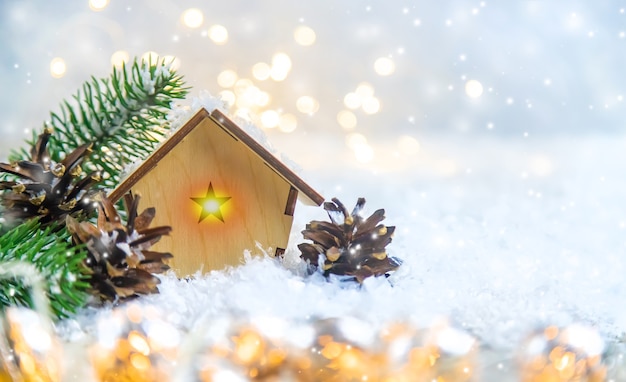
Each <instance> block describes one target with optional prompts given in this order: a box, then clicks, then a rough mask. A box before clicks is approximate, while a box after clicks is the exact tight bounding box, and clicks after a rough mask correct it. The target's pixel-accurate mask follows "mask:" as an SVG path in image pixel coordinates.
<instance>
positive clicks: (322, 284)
mask: <svg viewBox="0 0 626 382" xmlns="http://www.w3.org/2000/svg"><path fill="white" fill-rule="evenodd" d="M320 140H323V138H320ZM311 144H315V142H314V141H312V142H311ZM422 145H423V147H424V150H423V152H422V154H420V156H418V157H417V158H416V159H415V161H416V163H415V164H414V166H412V169H411V170H403V171H402V172H401V173H397V172H394V171H387V172H382V171H378V172H376V174H374V173H373V171H372V170H371V169H369V168H367V167H362V166H354V167H349V166H346V167H345V168H344V169H342V170H341V171H337V172H335V173H333V172H328V171H318V172H315V171H309V172H308V173H307V175H308V176H310V177H312V178H313V180H314V181H315V182H316V183H318V184H324V185H326V187H327V188H332V187H333V186H335V185H338V184H340V185H341V187H335V188H334V189H335V190H339V191H338V192H336V193H335V194H328V193H327V195H326V196H327V198H330V197H332V196H337V197H339V199H340V200H342V201H343V202H344V204H346V206H348V208H351V206H352V205H354V203H355V202H356V199H357V197H358V196H363V197H365V198H366V199H367V203H366V205H365V214H366V215H367V214H368V213H371V212H373V211H374V210H375V209H378V208H385V209H386V216H387V218H386V220H385V221H384V223H386V224H387V225H395V226H396V227H397V230H396V232H397V234H396V236H395V237H394V241H393V242H392V243H391V244H390V245H389V246H388V251H389V253H390V255H392V256H395V257H399V258H401V259H402V260H403V261H404V264H403V265H402V266H401V267H400V269H399V270H398V271H397V272H396V273H394V274H393V275H392V276H391V277H390V278H388V279H385V278H370V279H367V280H366V281H365V283H364V284H363V286H362V287H361V288H359V287H358V286H357V285H353V284H349V283H348V284H346V283H345V282H341V281H340V280H338V279H331V280H330V281H327V280H326V279H324V278H323V277H322V276H321V275H320V274H314V275H312V276H307V275H306V272H305V265H304V264H303V263H302V262H301V261H300V260H299V258H298V255H299V252H298V250H297V248H296V245H297V244H298V243H300V242H302V241H303V239H302V236H301V235H300V233H299V232H300V231H301V230H302V229H304V225H305V224H306V223H307V222H308V221H310V220H312V219H326V220H327V217H325V212H324V211H323V210H322V208H321V207H319V208H314V207H306V206H302V205H299V206H298V208H297V210H296V216H295V222H294V226H293V230H292V235H291V241H290V245H289V247H288V249H287V252H286V255H285V259H284V260H283V261H278V260H276V259H273V258H269V257H267V256H264V255H263V253H262V251H261V250H260V249H258V248H251V254H252V255H255V256H252V255H251V254H248V255H246V257H245V258H246V260H245V262H243V263H242V265H241V266H239V267H234V268H229V269H226V270H222V271H212V272H210V273H208V274H206V275H202V274H200V273H198V274H196V275H195V276H194V277H193V278H192V279H190V280H187V279H181V280H179V279H177V278H176V277H174V276H173V275H171V274H169V275H165V276H162V277H161V280H162V283H161V285H160V287H159V290H160V294H158V295H151V296H146V297H144V298H142V299H140V300H138V303H140V304H143V305H149V306H155V307H158V308H159V309H160V310H161V311H162V312H163V319H164V320H165V322H167V323H169V324H171V325H173V326H175V327H176V328H178V329H180V330H182V331H183V333H187V332H189V331H192V330H194V328H195V327H196V326H197V325H198V324H199V323H201V322H205V321H207V320H212V319H213V320H215V319H223V318H224V317H237V318H238V319H244V320H245V319H250V320H253V321H254V320H256V319H258V318H259V317H275V318H277V319H283V320H285V321H286V322H298V321H301V320H315V319H325V318H339V317H358V318H359V319H361V320H364V321H365V322H366V323H367V325H370V327H371V329H372V330H374V331H376V330H381V329H382V328H384V327H385V326H386V325H387V324H389V323H390V322H396V321H409V322H411V323H413V324H414V325H415V326H417V327H429V326H430V325H432V323H433V322H436V321H437V320H439V319H441V318H442V317H443V318H448V319H449V320H450V321H451V322H452V324H453V328H454V330H461V331H463V332H465V333H468V334H469V335H470V336H471V338H475V339H477V340H478V341H479V343H480V344H482V346H484V347H486V350H485V351H486V352H487V353H486V354H488V355H487V356H486V357H489V359H498V360H499V361H500V362H504V363H505V364H506V365H508V366H507V367H508V368H511V367H512V366H511V364H514V359H515V358H514V355H515V354H516V351H517V349H518V348H519V347H520V345H521V344H522V343H523V341H524V340H525V339H526V338H527V336H529V335H530V334H531V333H533V332H534V330H535V329H537V328H542V327H546V326H548V325H556V326H559V327H566V326H572V325H573V327H574V328H576V327H577V326H576V325H583V326H584V327H589V328H592V331H593V332H596V333H600V334H601V336H602V338H603V339H604V341H606V343H607V344H608V346H609V347H610V346H614V345H616V344H618V343H619V341H618V338H620V336H621V335H622V334H623V333H624V332H625V330H626V311H624V309H622V308H621V306H622V304H623V301H624V300H625V299H626V292H625V291H624V289H623V288H622V287H621V286H622V285H623V277H624V276H623V275H624V260H623V256H622V254H623V252H624V248H625V247H626V236H625V235H624V230H625V229H626V224H625V222H626V204H624V203H623V198H624V196H623V195H624V194H625V191H626V182H624V180H623V178H622V175H621V174H623V173H625V172H626V168H624V167H626V164H625V163H626V161H624V160H623V159H624V148H626V135H611V136H605V137H602V136H600V137H568V139H561V138H554V139H540V140H539V139H537V140H532V138H528V139H524V140H520V141H517V142H514V143H513V142H511V141H508V140H502V139H499V138H486V139H468V140H463V141H458V142H455V141H451V140H448V139H442V138H441V137H438V136H432V137H427V138H425V139H423V140H422ZM428 152H432V153H437V155H438V156H439V157H440V158H439V159H440V160H444V159H445V160H447V161H450V162H454V163H457V165H458V169H457V170H455V171H452V172H450V171H449V170H448V169H446V168H443V169H439V170H434V169H433V168H431V166H430V163H431V162H430V161H427V160H426V158H425V157H426V156H428V155H431V154H428ZM533 158H535V159H536V158H541V160H539V161H538V163H540V164H541V165H537V164H533V163H535V160H533ZM431 159H432V158H431ZM548 163H549V164H550V165H549V166H548V165H547V164H548ZM466 168H471V169H472V171H471V172H468V171H466ZM347 174H349V176H347ZM173 235H174V237H175V235H176V233H175V232H174V233H173ZM174 255H175V256H176V254H174ZM94 314H95V315H96V316H100V317H102V316H108V315H110V314H111V311H110V310H108V309H104V310H101V311H98V312H95V313H94V312H93V311H88V313H87V314H86V316H85V317H87V318H80V317H79V318H78V319H77V321H78V322H81V324H80V325H79V326H80V327H81V328H82V329H81V330H83V331H85V332H87V333H88V332H91V331H93V328H91V329H90V327H92V326H93V325H94V322H97V320H94V318H93V315H94ZM75 330H76V328H74V331H75ZM582 333H585V332H582ZM594 341H595V342H593V341H591V342H589V343H588V346H591V347H594V346H595V348H597V347H598V346H599V345H598V342H597V340H594ZM462 344H463V341H461V342H458V343H457V344H456V345H457V346H461V345H462ZM451 346H452V345H451ZM483 367H487V366H485V365H483Z"/></svg>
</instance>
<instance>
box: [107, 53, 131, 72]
mask: <svg viewBox="0 0 626 382" xmlns="http://www.w3.org/2000/svg"><path fill="white" fill-rule="evenodd" d="M129 59H130V55H129V54H128V52H127V51H125V50H118V51H117V52H114V53H113V54H112V55H111V65H113V66H116V67H118V68H121V67H122V65H124V63H126V62H128V60H129Z"/></svg>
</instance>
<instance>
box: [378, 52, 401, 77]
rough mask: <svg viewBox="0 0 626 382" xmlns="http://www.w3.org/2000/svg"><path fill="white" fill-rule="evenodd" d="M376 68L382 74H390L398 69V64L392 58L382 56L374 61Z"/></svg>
mask: <svg viewBox="0 0 626 382" xmlns="http://www.w3.org/2000/svg"><path fill="white" fill-rule="evenodd" d="M374 70H375V71H376V73H377V74H379V75H381V76H388V75H391V74H393V72H394V71H395V70H396V64H394V62H393V61H392V60H391V59H390V58H387V57H381V58H379V59H378V60H376V61H375V62H374Z"/></svg>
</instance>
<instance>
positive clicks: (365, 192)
mask: <svg viewBox="0 0 626 382" xmlns="http://www.w3.org/2000/svg"><path fill="white" fill-rule="evenodd" d="M0 8H2V10H3V12H0V18H1V19H2V25H6V28H7V31H8V32H10V33H13V35H15V36H22V37H20V38H8V39H7V40H6V47H5V48H6V49H5V50H4V57H5V58H6V59H5V60H3V61H2V62H0V71H2V73H4V74H5V76H3V78H5V80H6V84H5V87H7V88H9V89H11V92H5V94H0V110H2V115H3V116H4V123H3V124H2V126H0V129H1V130H2V132H3V134H4V135H3V138H6V139H4V140H3V142H2V145H3V146H2V147H3V149H4V151H3V152H4V153H5V156H6V154H8V152H9V149H10V148H13V147H16V146H18V144H19V143H20V142H21V141H22V140H23V138H24V137H27V136H29V135H30V133H31V131H30V129H32V128H33V127H36V126H40V122H41V121H42V120H44V119H45V118H46V117H47V115H48V114H47V113H48V110H54V109H55V108H56V107H57V105H58V103H59V102H60V100H61V98H62V97H67V96H68V95H70V94H73V92H74V91H75V90H76V89H77V88H78V87H79V86H80V83H81V82H82V81H84V80H86V79H88V78H89V76H90V75H92V74H95V75H96V77H101V76H107V75H108V73H109V72H110V69H111V68H110V62H111V60H110V59H111V55H112V53H114V52H113V50H114V49H118V48H114V47H113V45H112V44H111V38H114V40H116V41H122V42H124V41H127V40H128V41H127V42H129V43H130V44H121V45H120V44H115V46H117V45H119V46H120V47H121V46H128V47H132V51H130V49H131V48H127V49H129V51H128V52H123V53H128V54H129V55H130V56H131V57H132V56H134V55H139V56H140V55H141V54H142V53H143V52H145V51H148V50H156V51H158V52H160V53H162V54H172V55H175V56H176V57H177V59H178V60H179V64H180V68H179V69H178V71H179V72H180V73H181V74H183V75H184V76H185V79H186V80H187V81H188V84H189V85H190V86H193V89H192V93H191V94H190V98H189V100H187V101H186V102H184V103H181V105H179V106H180V107H178V108H176V109H175V110H174V113H173V114H172V119H171V121H172V123H173V125H174V126H180V124H181V123H184V121H185V120H186V119H187V118H189V117H190V116H191V115H193V113H194V112H195V111H196V110H198V108H199V107H206V108H207V110H212V109H214V108H220V110H223V111H225V112H227V115H228V114H229V115H245V113H243V112H241V113H237V110H235V109H237V108H238V107H239V106H237V102H236V101H237V100H242V101H249V100H247V99H245V98H246V97H245V96H246V92H245V89H239V90H241V92H239V93H238V86H236V81H235V82H234V83H233V84H230V85H225V86H222V85H220V84H219V83H218V82H217V79H218V77H219V76H220V74H221V73H223V72H225V71H232V72H233V73H235V74H236V77H237V79H247V80H249V81H250V82H251V83H252V85H253V86H254V87H255V88H256V89H257V90H258V91H259V92H264V93H267V94H268V95H269V96H270V97H271V99H270V100H269V101H268V104H267V105H264V106H259V105H257V104H253V105H251V106H250V105H244V106H246V107H247V108H248V110H247V111H248V114H249V115H250V116H251V117H252V120H254V121H255V122H258V121H259V116H260V114H261V113H262V112H263V111H266V110H272V111H275V112H276V113H279V114H280V113H290V114H292V115H294V116H296V117H297V121H298V125H297V128H296V130H295V131H293V132H291V133H284V132H282V131H278V129H276V128H274V129H265V130H263V131H262V132H264V133H267V134H268V136H269V139H267V141H269V140H271V141H272V143H273V144H274V146H273V147H274V148H275V150H274V149H271V147H270V146H267V147H269V148H270V149H271V150H270V151H272V152H273V153H278V152H282V153H284V154H286V155H288V156H289V157H291V158H293V161H294V162H295V163H298V164H299V166H300V167H301V169H302V175H303V178H304V179H306V180H307V182H308V183H309V184H312V185H314V186H315V188H316V189H317V190H318V191H320V192H321V193H322V194H323V195H325V196H326V197H327V198H330V197H333V196H337V197H339V198H340V199H341V200H342V201H343V202H344V203H345V204H346V205H348V206H350V205H352V204H353V203H354V202H356V199H357V197H359V196H363V197H365V198H366V199H367V200H368V202H367V204H366V208H367V209H368V211H366V213H367V212H371V211H373V210H375V209H377V208H385V209H386V212H387V219H386V223H387V224H388V225H395V226H397V231H396V236H395V238H394V242H393V243H391V244H390V246H389V251H390V254H391V255H393V256H396V257H399V258H401V259H403V260H404V264H403V266H402V267H401V268H400V269H399V270H398V271H397V272H396V273H395V274H394V275H393V276H392V277H390V278H389V279H388V280H383V279H376V280H368V281H367V282H366V283H365V285H364V287H363V288H362V289H357V288H355V287H350V286H346V285H345V284H342V283H340V282H337V281H331V282H326V281H325V280H323V279H321V278H320V277H319V276H318V275H316V276H313V277H304V270H303V268H302V265H301V263H299V259H298V254H297V250H296V244H297V243H298V242H300V241H301V240H302V236H301V234H300V232H299V231H300V230H301V229H303V227H304V224H306V223H307V222H308V221H310V220H312V219H325V218H326V217H325V213H324V211H322V210H321V208H312V207H306V206H302V205H299V206H298V207H297V209H296V216H295V222H294V226H293V232H292V234H291V241H290V245H289V248H288V250H287V253H286V258H285V260H284V262H283V264H280V263H277V262H276V261H274V260H271V259H263V258H261V259H259V258H252V259H250V260H249V261H247V262H246V263H245V264H242V265H241V266H240V267H237V268H234V269H229V270H225V271H220V272H212V273H210V274H208V275H205V276H198V277H197V278H195V279H193V280H190V281H182V280H176V279H175V278H173V277H172V276H164V277H163V279H162V281H163V282H162V284H161V286H160V289H161V294H160V295H155V296H149V297H146V298H143V299H140V300H139V301H137V302H138V303H140V304H144V305H150V306H156V307H159V308H163V312H164V313H163V315H164V316H165V320H166V322H168V323H171V324H173V325H175V326H176V327H177V328H180V329H181V330H185V331H187V330H192V329H193V328H195V327H196V325H197V324H199V323H200V321H202V320H204V319H211V318H219V317H222V318H223V317H226V316H227V315H228V316H229V317H230V315H237V316H242V317H245V316H249V317H258V315H263V316H267V315H276V316H278V317H280V318H283V319H286V320H296V319H297V318H303V319H306V318H307V317H311V318H314V317H321V318H323V317H340V316H342V317H343V316H346V317H349V316H357V317H359V318H362V319H364V320H366V321H367V323H368V324H369V325H372V326H373V327H377V326H381V325H384V323H385V322H387V321H389V320H394V319H409V320H411V321H412V322H413V323H415V325H425V326H428V325H430V324H431V323H432V322H433V320H436V319H438V318H439V317H447V318H449V320H450V321H451V322H452V324H453V326H454V328H456V329H458V330H460V331H463V332H465V333H468V334H469V335H471V336H472V337H473V338H476V339H477V340H478V341H479V342H480V343H481V346H482V349H481V351H482V352H483V353H482V354H483V355H482V356H481V362H482V365H483V366H484V367H487V368H489V367H490V368H491V371H492V372H493V373H495V375H498V376H499V377H500V378H492V379H485V380H498V381H504V380H517V379H516V378H515V377H514V375H515V368H514V364H515V362H514V361H515V354H516V352H517V349H518V348H519V346H520V344H521V343H522V342H523V341H524V340H525V339H526V338H527V336H529V335H531V334H532V333H535V332H536V330H537V329H538V328H539V329H540V328H542V327H545V326H546V325H557V326H571V325H574V327H577V325H584V326H585V327H591V328H592V329H593V330H594V331H597V332H598V333H600V334H601V336H602V339H603V341H604V344H605V346H606V349H608V350H607V351H608V352H609V353H610V352H611V351H613V350H611V349H613V348H614V347H616V346H617V347H618V348H619V347H620V346H621V343H622V341H623V339H622V337H623V335H624V332H625V331H626V309H624V307H623V306H624V305H623V302H624V300H625V297H626V296H625V294H626V292H625V291H624V288H623V284H624V282H623V280H624V274H626V272H625V271H626V269H625V268H626V260H625V259H624V253H625V252H626V251H625V250H626V239H625V238H626V235H625V233H626V232H625V230H626V203H624V195H626V182H625V181H624V174H626V171H625V170H626V169H625V168H624V167H625V166H626V160H625V159H626V158H625V156H626V154H625V152H626V150H625V149H626V135H625V132H624V120H626V116H625V113H624V94H626V93H625V92H626V90H625V89H626V76H624V75H623V60H620V59H616V58H619V54H620V52H622V51H623V43H624V39H623V37H624V36H623V35H624V32H623V30H622V29H623V23H624V17H625V16H624V14H625V12H624V9H623V7H620V6H616V5H615V4H610V3H607V4H603V5H598V4H597V3H594V2H584V1H575V2H537V1H531V2H486V1H481V2H476V1H469V0H450V1H447V2H442V3H439V2H437V3H435V2H416V3H415V4H410V5H405V4H392V3H384V4H383V3H382V2H381V3H371V4H364V3H362V2H360V1H358V0H348V1H345V2H341V3H339V2H336V1H333V0H320V1H318V2H315V3H311V4H300V5H297V6H294V5H293V4H291V2H288V1H285V0H279V1H276V2H274V3H272V4H271V5H270V4H268V5H266V6H263V7H256V8H250V6H249V4H248V3H246V2H243V1H240V0H239V1H238V0H233V1H229V2H214V3H212V4H210V5H206V4H205V5H202V6H201V5H198V9H199V10H200V11H201V12H203V13H204V15H205V16H207V17H206V20H207V21H206V22H205V24H203V25H202V26H201V28H199V29H197V30H195V29H191V28H189V27H187V26H185V25H183V24H182V23H181V15H182V14H183V12H184V11H185V6H182V5H180V6H179V5H176V6H172V7H169V6H168V8H167V9H166V10H165V11H164V10H163V8H162V7H160V6H153V4H152V2H150V1H138V2H137V3H136V4H133V5H132V7H129V6H126V5H124V4H122V5H120V4H115V2H111V3H110V4H109V5H108V7H107V8H106V9H105V10H104V11H103V12H91V11H89V10H87V9H86V8H85V9H81V8H77V7H75V6H74V5H69V3H68V4H57V3H53V2H50V3H49V4H48V3H46V5H42V4H39V5H38V6H34V2H32V1H25V2H19V3H17V2H15V3H13V2H6V4H5V3H2V4H0ZM138 15H141V17H137V16H138ZM209 15H210V19H211V21H210V23H211V24H213V23H216V24H217V23H219V24H220V25H223V26H224V27H225V28H227V30H228V41H226V42H225V43H224V44H223V45H217V44H215V43H213V42H212V41H210V39H209V38H207V37H208V34H207V33H206V30H207V29H208V28H209V27H210V25H209V21H208V20H209V17H208V16H209ZM85 21H89V22H85ZM32 25H37V26H39V27H38V28H30V27H29V26H32ZM107 25H108V26H111V27H114V28H113V29H111V30H108V29H107V31H108V33H103V32H107V31H105V29H104V27H105V26H107ZM154 25H159V27H158V28H154ZM299 26H305V27H308V28H311V29H312V30H313V31H314V32H315V36H316V40H315V42H314V43H313V44H312V45H310V46H302V45H299V44H296V43H297V41H295V42H294V39H293V32H294V31H295V30H296V28H297V27H299ZM200 29H202V31H200ZM52 30H54V31H60V32H59V34H58V35H56V36H51V35H50V33H49V31H52ZM16 32H20V33H16ZM25 41H28V43H24V42H25ZM54 44H56V48H55V49H52V50H51V52H52V51H54V55H58V56H60V57H63V58H64V59H65V60H66V61H67V62H68V69H67V73H66V74H65V77H64V78H60V79H59V78H52V77H51V76H50V75H49V73H48V67H47V65H41V62H42V57H41V49H39V47H41V46H48V45H50V46H52V45H54ZM599 52H600V53H599ZM277 53H282V54H286V55H287V56H289V57H290V60H291V64H292V67H291V68H290V70H289V71H288V72H286V75H287V76H286V77H285V78H284V79H283V80H282V81H275V80H273V79H271V78H266V79H260V78H256V77H254V73H253V72H252V70H253V68H254V67H255V65H256V64H259V63H260V64H263V63H265V64H267V63H268V62H269V61H270V60H271V57H272V56H273V55H275V54H277ZM381 57H384V58H386V59H389V60H390V61H391V62H392V63H393V64H394V68H395V71H394V72H393V73H391V74H389V75H384V76H383V75H380V73H377V72H376V68H375V63H376V61H377V60H379V59H380V58H381ZM44 59H45V57H44ZM49 59H52V57H49ZM44 61H45V60H44ZM69 64H71V65H69ZM474 81H475V82H474ZM244 82H245V81H244ZM363 83H367V84H369V85H370V86H371V94H375V97H376V99H377V100H378V101H379V102H380V110H379V111H378V112H377V113H374V114H368V113H366V112H365V110H362V109H359V108H351V107H350V105H347V104H346V103H345V101H344V100H345V97H346V96H347V95H348V94H349V93H356V90H355V89H357V88H358V87H359V85H360V84H363ZM479 85H480V86H479ZM468 86H469V91H468V89H467V87H468ZM201 89H209V90H210V92H211V94H215V95H217V94H220V93H221V92H225V91H230V92H231V93H232V94H234V95H235V96H236V98H237V99H234V98H233V99H230V100H229V103H228V104H229V105H230V104H231V103H230V101H233V102H232V105H235V106H229V107H226V106H224V103H223V102H222V101H221V100H220V99H219V98H217V97H214V96H212V95H211V94H209V93H208V92H202V91H200V90H201ZM253 89H254V88H253ZM481 89H482V92H481V91H480V90H481ZM371 94H370V95H371ZM302 96H310V97H312V98H314V99H316V100H318V101H319V110H318V111H316V112H313V113H304V112H301V111H300V110H298V109H297V105H296V102H295V101H296V100H297V99H299V97H302ZM224 99H226V97H224ZM244 103H245V102H241V104H244ZM33 105H36V107H33ZM242 109H245V108H242ZM347 109H350V110H347ZM368 110H369V109H368ZM343 111H349V112H350V113H353V116H354V117H355V118H354V120H356V126H353V127H351V128H347V127H342V125H341V124H340V123H339V122H338V121H337V115H338V114H339V113H341V112H343ZM237 122H238V123H239V124H240V125H241V126H243V127H245V128H246V129H247V131H249V132H250V134H251V135H252V136H253V137H255V139H257V140H259V141H260V142H266V138H265V137H263V136H262V135H261V134H258V132H259V130H258V129H256V130H255V129H253V128H252V127H250V128H248V126H247V124H246V123H243V122H242V120H237ZM350 122H354V121H353V120H350ZM348 126H350V124H348ZM406 137H408V138H410V139H408V140H407V139H404V142H405V143H407V142H408V143H407V144H405V145H404V146H403V145H402V144H400V142H402V141H401V139H403V138H406ZM355 142H356V143H358V145H357V144H354V143H355ZM265 144H267V143H265ZM407 147H408V149H407ZM276 155H277V156H278V155H279V154H276ZM279 157H281V158H282V156H279ZM284 161H285V162H290V163H291V161H290V160H284ZM173 235H174V236H175V235H176V233H175V232H174V233H173ZM251 250H252V252H253V253H258V252H260V251H259V250H258V249H255V248H252V249H251ZM174 255H176V254H174ZM112 314H113V313H112V311H111V309H108V308H103V309H99V310H94V309H87V310H85V311H84V312H83V313H82V314H81V315H80V316H79V317H77V318H76V319H75V320H73V321H66V322H64V323H63V327H62V328H60V329H63V331H64V332H63V334H64V336H65V337H66V338H68V342H70V343H72V344H74V343H77V342H79V340H80V339H89V338H91V337H94V336H95V332H97V330H96V329H95V326H94V325H95V322H97V321H98V319H100V318H106V317H108V316H111V315H112ZM592 342H593V341H592ZM80 346H84V344H82V343H81V344H80ZM81 349H82V348H81ZM611 354H612V353H611ZM611 362H613V365H616V367H622V368H624V364H623V362H624V361H623V360H622V361H620V359H619V358H618V357H614V358H613V359H612V361H611ZM624 369H625V370H626V368H624ZM497 373H501V374H497ZM504 375H506V377H507V378H509V379H507V378H505V377H504ZM613 379H614V380H616V381H618V380H626V375H625V373H624V372H622V374H614V375H613Z"/></svg>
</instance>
